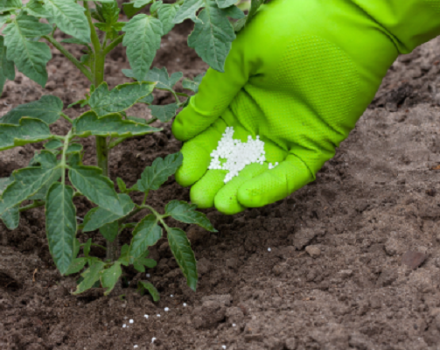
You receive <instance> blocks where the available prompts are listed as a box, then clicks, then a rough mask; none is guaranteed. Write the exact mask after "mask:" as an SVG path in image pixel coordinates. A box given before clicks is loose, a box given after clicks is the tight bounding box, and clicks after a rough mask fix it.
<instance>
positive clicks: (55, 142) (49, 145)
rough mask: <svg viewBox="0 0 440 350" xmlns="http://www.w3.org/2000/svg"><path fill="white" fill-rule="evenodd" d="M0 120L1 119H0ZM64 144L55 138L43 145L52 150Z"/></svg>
mask: <svg viewBox="0 0 440 350" xmlns="http://www.w3.org/2000/svg"><path fill="white" fill-rule="evenodd" d="M0 120H1V119H0ZM63 146H64V143H62V142H61V141H60V140H58V139H55V140H50V141H49V142H47V143H46V144H45V145H44V148H45V149H48V150H54V149H57V148H60V147H63Z"/></svg>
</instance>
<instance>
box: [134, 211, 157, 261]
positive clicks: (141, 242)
mask: <svg viewBox="0 0 440 350" xmlns="http://www.w3.org/2000/svg"><path fill="white" fill-rule="evenodd" d="M160 238H162V229H161V227H160V226H159V225H158V224H157V218H156V216H155V215H153V214H149V215H147V216H146V217H144V218H143V219H142V220H141V221H140V222H139V223H138V224H137V225H136V227H135V228H134V230H133V239H132V241H131V245H130V255H131V256H133V258H134V259H137V258H140V257H142V256H143V255H144V253H145V251H146V250H147V248H148V247H151V246H153V245H155V244H156V243H157V241H158V240H159V239H160Z"/></svg>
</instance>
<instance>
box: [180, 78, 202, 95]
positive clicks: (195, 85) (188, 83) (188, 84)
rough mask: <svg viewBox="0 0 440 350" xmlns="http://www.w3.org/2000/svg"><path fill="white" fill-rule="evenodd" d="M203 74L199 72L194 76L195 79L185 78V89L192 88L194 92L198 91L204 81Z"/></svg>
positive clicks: (183, 84) (183, 83)
mask: <svg viewBox="0 0 440 350" xmlns="http://www.w3.org/2000/svg"><path fill="white" fill-rule="evenodd" d="M203 76H204V74H199V75H197V76H196V77H194V80H191V79H187V78H185V79H183V81H182V87H183V88H184V89H187V90H191V91H193V92H194V93H197V92H198V91H199V85H200V83H201V82H202V79H203Z"/></svg>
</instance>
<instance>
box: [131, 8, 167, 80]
mask: <svg viewBox="0 0 440 350" xmlns="http://www.w3.org/2000/svg"><path fill="white" fill-rule="evenodd" d="M123 31H125V32H126V34H125V36H124V40H123V42H122V44H123V45H124V46H126V47H127V57H128V60H129V62H130V66H131V68H132V70H133V73H134V76H135V78H136V80H138V81H144V80H146V79H144V78H145V76H146V75H147V73H148V70H149V69H150V66H151V63H152V62H153V59H154V56H155V55H156V51H157V50H158V49H159V48H160V40H161V36H162V22H161V21H160V20H159V19H157V18H154V17H151V16H147V15H145V14H139V15H136V16H135V17H133V18H132V19H131V20H130V22H128V23H127V24H126V25H125V27H124V28H123Z"/></svg>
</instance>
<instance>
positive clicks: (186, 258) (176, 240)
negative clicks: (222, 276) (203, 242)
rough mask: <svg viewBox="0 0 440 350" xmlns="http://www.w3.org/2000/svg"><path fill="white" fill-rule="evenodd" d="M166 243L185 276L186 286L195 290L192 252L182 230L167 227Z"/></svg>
mask: <svg viewBox="0 0 440 350" xmlns="http://www.w3.org/2000/svg"><path fill="white" fill-rule="evenodd" d="M167 232H168V243H169V245H170V249H171V252H172V253H173V255H174V257H175V258H176V261H177V263H178V264H179V266H180V269H181V270H182V272H183V275H184V276H185V278H186V281H187V283H188V286H189V287H190V288H191V289H192V290H193V291H195V290H196V287H197V279H198V276H197V266H196V258H195V256H194V252H193V251H192V249H191V244H190V243H189V240H188V238H187V237H186V234H185V232H184V231H182V230H181V229H180V228H176V227H172V228H167Z"/></svg>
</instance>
